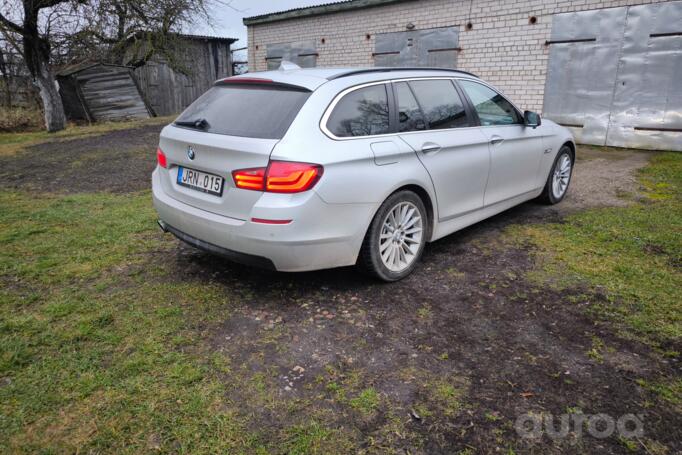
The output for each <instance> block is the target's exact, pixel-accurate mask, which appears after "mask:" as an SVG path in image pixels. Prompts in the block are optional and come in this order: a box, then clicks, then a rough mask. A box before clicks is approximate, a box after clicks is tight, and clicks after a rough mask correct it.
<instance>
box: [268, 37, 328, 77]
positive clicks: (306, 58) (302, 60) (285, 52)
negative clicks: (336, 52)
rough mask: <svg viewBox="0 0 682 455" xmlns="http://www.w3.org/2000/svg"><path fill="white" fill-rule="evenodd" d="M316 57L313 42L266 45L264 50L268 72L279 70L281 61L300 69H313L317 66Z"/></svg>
mask: <svg viewBox="0 0 682 455" xmlns="http://www.w3.org/2000/svg"><path fill="white" fill-rule="evenodd" d="M317 55H318V54H317V49H316V48H315V41H295V42H293V43H275V44H268V45H267V47H266V50H265V60H266V61H267V62H268V70H276V69H277V68H279V65H280V64H281V63H282V60H287V61H289V62H292V63H295V64H297V65H298V66H300V67H301V68H313V67H315V66H316V65H317Z"/></svg>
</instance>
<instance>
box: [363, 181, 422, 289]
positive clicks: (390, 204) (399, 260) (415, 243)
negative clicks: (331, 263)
mask: <svg viewBox="0 0 682 455" xmlns="http://www.w3.org/2000/svg"><path fill="white" fill-rule="evenodd" d="M429 232H430V230H429V218H428V214H427V211H426V207H425V206H424V202H423V201H422V200H421V198H420V197H419V196H417V194H415V193H413V192H412V191H408V190H404V191H398V192H397V193H393V194H392V195H391V196H389V197H388V199H386V200H385V201H384V203H383V204H381V207H379V210H377V213H376V214H375V215H374V219H372V223H371V224H370V226H369V229H368V230H367V233H366V234H365V239H364V241H363V243H362V248H361V249H360V255H359V257H358V266H359V267H360V269H361V270H362V271H363V272H364V273H366V274H368V275H370V276H373V277H375V278H379V279H380V280H383V281H387V282H392V281H398V280H401V279H403V278H405V277H406V276H408V275H409V274H410V273H412V272H413V271H414V269H415V268H416V267H417V263H418V262H419V259H420V258H421V255H422V253H423V252H424V246H425V245H426V240H427V236H428V233H429Z"/></svg>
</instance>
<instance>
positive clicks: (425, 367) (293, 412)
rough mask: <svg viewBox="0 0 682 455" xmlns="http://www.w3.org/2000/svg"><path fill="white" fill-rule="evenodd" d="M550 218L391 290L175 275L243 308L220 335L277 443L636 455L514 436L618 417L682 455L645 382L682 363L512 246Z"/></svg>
mask: <svg viewBox="0 0 682 455" xmlns="http://www.w3.org/2000/svg"><path fill="white" fill-rule="evenodd" d="M541 207H542V206H538V205H536V204H524V205H522V206H520V207H518V208H515V209H512V210H510V211H508V212H505V213H504V214H502V215H499V216H497V217H494V218H492V219H490V220H488V221H485V222H483V223H479V224H477V225H476V226H474V227H472V228H469V229H466V230H464V231H462V232H460V233H459V234H457V235H454V236H450V237H448V238H446V239H444V240H442V241H439V242H436V243H434V244H432V245H430V247H429V248H428V249H427V251H426V254H425V256H424V259H423V263H422V264H421V265H420V267H419V268H418V269H417V271H416V272H415V274H414V275H412V276H411V277H409V278H408V279H406V280H404V281H402V282H400V283H395V284H390V285H384V284H377V283H376V282H374V281H372V280H368V279H366V278H364V277H363V276H361V275H359V274H357V273H356V272H355V271H354V270H353V269H337V270H328V271H321V272H316V273H305V274H277V273H267V272H262V271H258V270H251V269H248V268H244V267H241V266H237V265H233V264H231V263H229V262H226V261H223V260H220V259H217V258H214V257H212V256H209V255H205V254H203V253H200V252H198V251H195V250H193V249H191V248H189V247H186V246H184V245H179V247H178V249H177V250H176V252H175V255H174V257H172V258H169V259H168V260H167V261H166V263H167V264H169V266H171V267H173V268H174V269H175V271H176V273H175V275H176V276H177V277H178V279H183V280H191V281H195V280H199V281H206V282H211V283H219V284H221V285H222V286H223V287H224V289H225V294H226V296H231V298H233V299H237V300H238V301H240V302H242V304H241V305H240V306H239V308H238V310H237V311H236V314H233V315H232V316H231V317H230V318H229V319H227V320H226V321H224V322H223V323H221V324H219V325H218V327H215V328H213V329H211V330H210V331H209V332H208V335H209V336H210V340H211V343H212V345H213V348H214V350H215V351H216V352H218V353H222V354H223V355H225V356H227V357H228V358H229V359H230V361H231V362H232V365H233V366H234V368H235V372H237V374H236V375H230V376H227V377H226V383H228V384H229V389H230V392H229V394H228V395H229V398H230V400H231V401H233V402H236V403H239V404H240V407H241V409H242V412H243V415H244V418H245V419H246V421H248V422H250V427H251V429H252V430H254V431H258V430H260V431H261V432H262V435H263V438H264V439H266V440H268V439H271V438H272V435H273V434H278V433H279V432H281V431H283V430H284V429H286V428H287V427H289V426H290V425H292V424H304V423H305V422H308V421H310V420H311V419H313V420H315V421H318V422H322V423H323V424H325V425H327V426H330V427H333V428H342V429H343V431H345V432H346V433H347V436H348V437H349V438H351V439H352V440H353V441H354V445H355V446H356V447H362V448H363V449H365V450H368V451H370V452H371V451H376V452H386V451H396V452H399V453H456V452H457V451H459V450H466V449H467V448H469V449H472V450H474V451H475V453H491V452H497V451H503V452H504V453H506V451H507V450H508V448H513V449H514V450H516V451H521V452H522V453H527V452H531V453H565V452H569V453H572V452H573V453H574V452H581V453H596V452H599V453H614V454H615V453H623V452H625V451H626V449H625V447H624V445H623V442H622V441H621V440H620V439H619V438H618V435H617V434H616V435H613V436H611V437H608V438H605V439H599V438H594V437H591V436H589V435H587V434H585V432H583V435H582V436H578V435H577V434H576V429H575V428H572V433H571V434H569V435H568V436H567V437H565V438H559V439H552V438H549V437H548V436H547V435H545V436H544V437H543V438H541V439H539V440H535V439H524V438H522V437H520V436H519V434H517V432H516V430H515V429H514V424H515V422H516V419H517V418H518V417H519V416H522V415H524V414H526V413H533V415H546V416H549V415H551V416H556V418H557V419H558V418H559V416H562V415H564V414H568V413H579V414H580V413H582V414H585V415H592V414H599V413H605V414H608V415H610V416H613V417H614V418H616V419H617V418H619V417H620V416H623V415H625V414H638V415H641V416H642V420H643V422H644V425H645V436H646V438H645V439H643V440H642V441H643V442H644V443H645V444H648V443H649V441H656V442H657V443H661V444H664V445H666V446H668V447H669V448H670V449H672V452H671V453H673V452H675V450H680V449H682V446H680V441H682V433H681V432H680V430H679V428H682V416H680V415H679V414H678V413H676V412H675V411H674V410H671V409H668V408H667V407H666V406H665V405H663V404H661V403H660V402H657V401H656V399H655V398H654V397H653V395H652V394H651V393H650V392H648V391H646V390H644V389H643V388H642V387H640V386H639V385H638V383H637V382H636V381H637V379H640V378H643V379H646V380H650V379H656V378H659V377H660V376H669V377H670V376H676V375H679V374H680V367H679V365H678V364H677V362H675V361H670V360H664V359H661V358H660V357H659V356H658V355H657V354H656V353H653V352H652V351H651V350H650V349H649V348H648V347H646V346H644V345H641V344H638V343H636V342H632V341H628V340H624V339H622V338H620V337H619V336H617V335H616V334H615V331H614V330H612V329H611V328H610V327H609V326H608V325H605V324H601V323H597V322H595V321H594V320H592V319H590V318H589V317H587V316H586V311H585V309H586V308H589V307H590V305H594V304H595V303H604V300H603V297H601V296H598V295H594V294H591V293H589V292H588V291H586V290H582V289H575V290H573V291H570V292H556V291H553V290H551V289H550V288H549V287H547V288H543V287H537V286H534V285H531V284H529V283H528V282H526V281H525V279H524V275H525V272H526V271H528V270H531V269H532V267H533V263H532V259H531V256H530V255H529V254H528V251H526V250H525V249H523V248H509V247H507V246H503V245H501V244H500V243H498V239H499V238H500V237H501V236H502V235H503V233H502V230H503V229H504V228H505V227H506V226H507V225H509V224H512V223H523V222H537V221H539V219H538V218H537V217H538V216H544V217H545V218H546V216H547V213H545V212H543V211H542V209H541ZM538 209H540V212H541V213H544V215H538ZM595 346H596V347H595ZM235 377H237V378H239V379H235ZM254 384H259V385H258V387H255V386H254ZM367 390H373V391H376V393H377V395H378V397H379V400H378V403H377V404H376V406H375V407H370V411H369V412H367V411H362V410H361V409H359V408H357V406H355V405H354V404H357V402H358V400H360V399H361V398H362V397H363V396H364V395H362V394H363V393H365V394H366V391H367ZM354 400H355V401H354ZM414 415H418V416H419V419H417V418H415V417H414ZM555 422H557V423H556V425H558V420H556V421H555ZM583 430H584V429H583ZM635 444H638V443H637V442H635ZM639 450H642V451H643V449H642V448H641V446H639Z"/></svg>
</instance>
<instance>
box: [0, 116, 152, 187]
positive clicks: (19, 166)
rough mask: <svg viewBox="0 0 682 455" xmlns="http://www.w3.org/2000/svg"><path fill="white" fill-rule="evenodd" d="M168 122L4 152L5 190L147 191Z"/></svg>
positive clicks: (0, 179) (0, 177)
mask: <svg viewBox="0 0 682 455" xmlns="http://www.w3.org/2000/svg"><path fill="white" fill-rule="evenodd" d="M162 128H163V126H161V125H149V126H144V127H141V128H134V129H127V130H120V131H113V132H110V133H105V134H102V135H100V136H95V137H87V138H82V139H71V140H64V141H54V142H47V143H44V144H39V145H35V146H32V147H28V148H26V149H25V150H23V151H22V152H20V153H18V154H16V155H13V156H5V157H2V156H0V188H3V189H26V190H30V191H38V192H57V193H80V192H94V191H109V192H114V193H126V192H133V191H139V190H143V189H148V188H149V186H150V175H151V173H152V170H153V169H154V166H155V165H156V154H155V152H156V145H157V144H158V141H159V132H160V131H161V129H162Z"/></svg>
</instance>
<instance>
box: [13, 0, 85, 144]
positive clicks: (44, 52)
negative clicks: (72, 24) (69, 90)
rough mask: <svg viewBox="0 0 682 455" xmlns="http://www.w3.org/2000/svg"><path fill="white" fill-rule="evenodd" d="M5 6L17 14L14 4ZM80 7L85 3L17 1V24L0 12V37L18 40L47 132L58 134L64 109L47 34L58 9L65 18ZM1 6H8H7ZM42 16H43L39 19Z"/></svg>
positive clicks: (63, 122) (63, 123)
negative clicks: (18, 17)
mask: <svg viewBox="0 0 682 455" xmlns="http://www.w3.org/2000/svg"><path fill="white" fill-rule="evenodd" d="M9 3H10V5H9V6H10V10H11V11H15V12H16V11H17V10H18V8H17V6H18V5H16V2H15V1H10V2H9ZM83 3H85V0H21V9H22V11H21V12H20V14H19V15H21V16H22V17H21V18H20V19H19V20H17V19H13V18H12V19H10V18H8V17H7V16H6V15H5V14H3V13H4V11H3V12H0V27H1V29H0V30H2V32H3V35H5V36H6V37H11V36H13V35H16V36H18V37H19V39H18V40H16V41H15V42H16V43H17V47H18V48H19V49H18V51H19V52H21V54H22V57H23V60H24V63H25V64H26V67H27V69H28V71H29V73H30V74H31V77H32V78H33V82H34V84H35V85H36V86H37V87H38V89H39V90H40V98H41V100H42V103H43V111H44V113H45V126H46V128H47V130H48V131H50V132H54V131H59V130H62V129H64V127H65V126H66V116H65V115H64V106H63V105H62V100H61V97H60V96H59V91H58V90H57V84H56V81H55V77H54V74H53V72H52V69H51V67H50V59H51V51H52V45H51V42H50V32H51V30H52V25H53V23H54V20H55V18H56V16H54V14H57V15H59V13H58V12H57V13H56V11H57V9H58V8H59V7H64V8H66V9H64V10H63V11H65V12H66V13H67V14H68V12H69V11H68V10H71V12H73V11H75V9H76V8H77V7H78V5H79V4H83ZM4 6H8V5H7V2H5V4H4ZM12 7H13V8H12ZM43 13H46V15H45V16H43ZM43 17H44V18H45V20H44V27H43V29H42V30H41V18H43ZM10 41H11V39H10Z"/></svg>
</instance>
